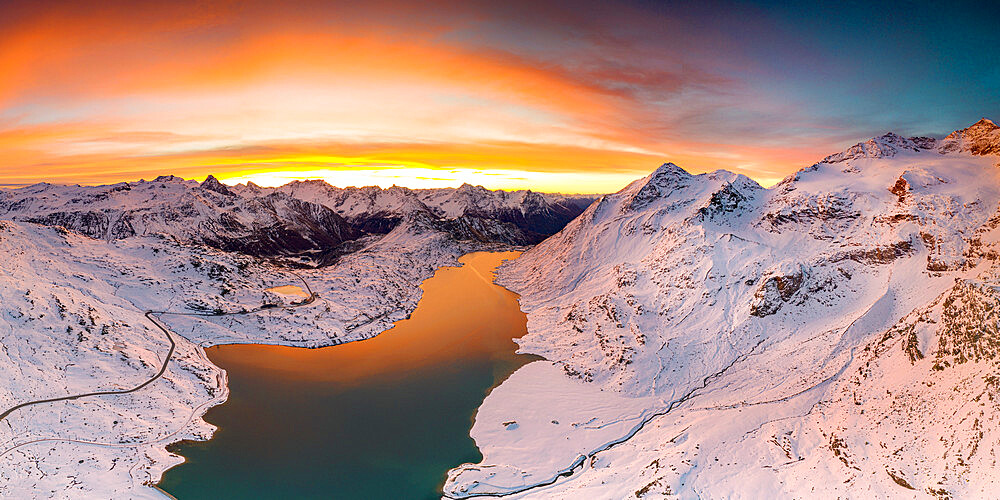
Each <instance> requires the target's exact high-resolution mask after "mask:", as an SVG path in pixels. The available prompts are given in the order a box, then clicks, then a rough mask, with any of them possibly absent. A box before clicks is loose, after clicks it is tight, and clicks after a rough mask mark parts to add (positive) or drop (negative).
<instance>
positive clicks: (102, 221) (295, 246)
mask: <svg viewBox="0 0 1000 500" xmlns="http://www.w3.org/2000/svg"><path fill="white" fill-rule="evenodd" d="M593 199H594V197H592V196H564V195H553V194H542V193H535V192H532V191H514V192H508V191H491V190H488V189H486V188H483V187H481V186H470V185H468V184H466V185H463V186H461V187H459V188H455V189H424V190H412V189H407V188H402V187H392V188H389V189H381V188H378V187H363V188H353V187H352V188H336V187H333V186H330V185H329V184H327V183H326V182H324V181H304V182H292V183H290V184H286V185H284V186H281V187H279V188H262V187H259V186H256V185H254V184H253V183H248V184H242V185H238V186H232V187H230V186H226V185H224V184H222V183H220V182H219V181H218V180H217V179H216V178H215V177H213V176H209V177H208V178H207V179H206V180H205V181H204V182H202V183H200V184H199V183H197V182H195V181H187V180H183V179H181V178H178V177H174V176H161V177H157V178H156V179H154V180H152V181H139V182H133V183H127V182H122V183H118V184H113V185H104V186H76V185H74V186H66V185H55V184H47V183H42V184H35V185H32V186H27V187H24V188H19V189H12V190H0V218H9V219H13V220H24V221H28V222H34V223H38V224H44V225H49V226H61V227H65V228H67V229H70V230H72V231H76V232H79V233H81V234H84V235H87V236H90V237H93V238H100V239H105V240H109V241H110V240H116V239H121V238H129V237H132V236H137V235H138V236H142V235H152V234H162V235H166V236H169V237H172V238H175V239H176V240H178V241H182V242H187V243H197V244H204V245H207V246H210V247H214V248H218V249H220V250H225V251H236V252H241V253H246V254H249V255H254V256H258V257H282V258H286V259H294V260H297V261H299V262H303V263H311V264H315V265H326V264H330V263H331V262H333V261H335V260H336V258H337V257H339V256H340V255H343V254H346V253H350V252H352V251H355V250H357V249H358V248H361V247H362V246H364V244H366V242H368V240H370V239H371V237H373V236H375V237H377V236H380V235H383V234H387V233H389V232H390V231H392V230H393V229H395V228H396V227H397V226H399V225H400V224H403V225H408V226H415V227H420V228H424V230H436V231H442V232H445V233H447V234H449V235H450V236H451V237H452V238H454V239H456V240H461V241H477V242H480V243H501V244H508V245H530V244H534V243H538V242H539V241H541V240H543V239H545V238H546V237H547V236H549V235H551V234H554V233H555V232H557V231H559V230H560V229H561V228H562V227H563V226H565V225H566V223H568V222H569V221H570V220H572V219H573V218H575V217H576V216H577V215H579V214H580V212H582V211H583V209H584V208H586V206H587V205H589V204H590V202H591V201H593ZM366 238H367V239H366Z"/></svg>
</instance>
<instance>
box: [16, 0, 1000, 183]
mask: <svg viewBox="0 0 1000 500" xmlns="http://www.w3.org/2000/svg"><path fill="white" fill-rule="evenodd" d="M4 14H5V15H4V16H0V74H3V75H4V77H3V78H2V79H0V184H4V185H18V184H28V183H33V182H38V181H49V182H70V183H102V182H117V181H121V180H133V179H138V178H140V177H151V176H156V175H160V174H166V173H172V174H175V175H180V176H183V177H189V178H204V177H205V176H206V175H208V174H210V173H212V174H215V175H217V176H218V177H219V178H221V179H224V180H226V181H227V182H237V181H239V180H253V181H254V182H257V183H259V184H274V183H276V182H281V181H282V180H283V179H296V178H303V177H304V176H307V177H321V178H325V179H327V180H329V181H330V182H332V183H334V184H339V185H344V184H378V185H386V184H389V185H391V184H393V183H395V184H401V185H407V186H413V187H419V186H438V185H456V183H458V184H460V183H462V182H469V183H474V184H483V185H486V186H489V187H497V188H532V189H537V190H546V191H569V192H594V191H609V190H612V189H617V188H619V187H621V186H622V185H624V184H625V183H626V182H627V181H628V180H630V179H632V178H634V177H637V176H639V175H642V174H644V173H645V172H648V171H650V170H652V169H653V168H655V167H656V166H657V165H658V164H660V163H662V162H664V161H673V162H675V163H677V164H680V165H682V166H684V167H685V168H687V169H689V170H692V171H695V172H700V171H707V170H713V169H717V168H726V169H729V170H734V171H737V172H741V173H745V174H748V175H750V176H752V177H754V178H756V179H758V180H759V181H761V182H763V183H765V184H770V183H773V182H775V181H777V180H778V179H780V178H781V177H782V176H784V175H786V174H787V173H789V172H791V171H794V170H795V169H797V168H800V167H802V166H804V165H807V164H809V163H810V162H812V161H815V160H816V159H818V158H820V157H822V156H823V155H825V154H827V153H829V152H832V151H834V150H836V149H839V148H840V147H842V146H843V145H846V144H849V143H851V142H852V141H856V140H858V139H861V138H864V137H866V136H869V135H872V134H874V133H875V132H880V131H882V130H884V129H885V128H894V129H896V130H898V131H899V132H902V133H906V132H914V133H935V132H945V131H947V130H948V128H949V127H951V128H954V126H958V125H962V124H965V123H969V122H971V121H974V119H976V118H978V117H979V116H980V115H983V114H989V113H990V112H992V111H993V109H995V107H996V106H997V98H996V96H995V94H996V93H995V92H994V93H992V94H991V93H989V92H986V91H980V90H979V88H980V87H982V88H983V89H988V88H990V87H989V86H990V84H991V80H990V78H992V79H993V80H995V79H996V78H997V77H996V74H995V73H993V74H990V73H985V74H980V73H975V71H977V70H975V69H974V67H971V66H970V67H969V68H966V67H964V66H963V67H959V66H956V67H955V70H954V72H955V73H956V74H955V75H950V74H947V69H948V67H946V66H945V67H944V69H945V73H946V74H945V76H946V77H949V76H950V77H951V78H959V77H961V78H964V81H965V82H966V86H967V87H970V89H969V91H970V92H972V93H973V94H976V93H977V92H979V93H980V94H981V95H982V96H983V97H982V98H981V99H979V100H977V101H974V102H965V101H956V102H954V103H952V105H951V107H950V108H949V109H950V110H951V115H952V116H950V117H941V116H939V115H940V113H938V114H936V115H935V116H937V117H938V121H927V119H926V116H927V115H928V114H929V111H928V108H927V107H926V106H924V107H922V108H921V107H919V106H917V107H906V108H903V107H899V108H898V109H907V110H911V113H910V115H909V116H904V117H902V118H900V117H899V116H898V115H899V113H898V112H895V113H892V114H889V113H886V114H872V112H871V109H870V107H869V103H868V102H867V101H866V99H867V96H874V95H876V94H879V95H881V91H879V92H875V91H873V90H872V88H871V87H870V83H871V82H864V83H861V82H858V81H856V80H855V79H854V78H853V77H848V76H845V77H844V78H843V79H842V83H841V84H840V86H839V87H835V88H833V89H832V90H831V89H830V86H831V80H830V79H829V78H823V76H824V75H823V74H822V73H824V72H825V71H826V68H828V67H836V65H837V64H838V63H839V61H838V60H837V59H836V57H839V56H836V55H835V54H839V52H836V51H832V50H829V49H828V48H826V47H825V46H824V44H823V40H821V39H807V38H802V37H801V36H800V33H798V32H797V31H796V30H795V29H789V28H788V26H795V23H793V22H790V21H788V20H784V19H780V16H778V15H777V14H776V13H774V12H771V11H769V10H768V9H766V8H765V7H762V6H758V7H755V6H747V5H742V6H736V5H729V4H711V5H705V6H701V7H697V8H694V7H691V8H685V9H681V8H674V9H665V8H660V7H657V6H649V5H646V4H643V3H635V4H633V3H627V2H626V3H619V4H593V5H581V4H579V3H567V4H563V3H561V2H542V3H539V2H531V3H518V2H514V3H504V4H503V5H500V4H495V3H491V2H482V3H480V2H468V3H463V4H461V5H458V6H456V5H454V4H451V3H441V4H436V3H424V4H420V5H414V4H411V3H403V2H394V1H389V2H376V3H370V2H366V3H365V4H364V5H360V4H353V3H338V2H333V3H331V2H315V3H311V2H299V3H297V4H295V5H280V6H279V5H277V4H274V3H271V2H243V3H239V4H231V3H225V2H219V3H214V4H213V3H205V2H198V3H170V4H161V3H154V2H148V3H147V2H138V3H137V2H122V3H114V2H112V3H110V4H109V3H100V4H93V5H88V4H84V3H73V2H64V3H62V4H58V5H53V4H49V5H47V6H44V7H43V6H39V5H37V4H36V3H31V2H24V3H18V2H13V3H8V4H5V6H4ZM828 14H836V13H828ZM782 15H784V14H782ZM802 15H803V16H808V15H812V13H808V12H803V13H802ZM862 28H863V26H862ZM962 28H964V29H966V31H968V32H970V33H973V34H976V35H977V36H979V35H981V33H980V31H978V25H969V26H962ZM816 33H818V34H819V32H818V31H817V32H816ZM983 33H987V34H986V35H982V36H984V37H987V38H988V37H989V36H994V37H995V34H994V35H989V34H988V33H995V30H994V31H984V32H983ZM817 36H818V35H817ZM791 40H794V41H795V43H796V45H791V44H790V43H789V42H790V41H791ZM877 42H878V40H874V43H877ZM985 46H987V47H988V46H990V45H985ZM996 46H997V44H993V45H992V47H994V49H993V50H995V47H996ZM918 48H919V47H918ZM848 49H850V47H849V46H848V47H847V49H844V48H843V47H840V48H839V49H838V50H840V51H841V52H843V50H848ZM859 50H860V49H859ZM848 52H849V50H848ZM987 52H989V51H988V50H987ZM928 54H929V55H928ZM848 55H850V54H849V53H848ZM935 55H940V54H936V53H935V52H933V50H931V51H929V52H925V53H924V54H923V56H922V57H923V58H924V59H926V58H928V57H930V58H933V57H934V56H935ZM989 57H995V54H994V53H988V54H987V58H989ZM924 59H922V60H924ZM888 67H890V68H894V67H895V66H893V65H892V64H889V65H888ZM993 67H995V65H994V66H993ZM941 68H942V67H941V66H938V67H937V68H936V69H938V70H940V69H941ZM970 68H973V69H970ZM817 72H819V73H817ZM970 72H971V73H970ZM960 75H964V76H960ZM879 76H880V74H875V73H873V74H872V80H871V81H874V82H879V81H881V80H879ZM882 76H884V75H882ZM993 83H995V82H993ZM993 88H994V89H995V88H996V86H994V87H993ZM933 90H934V89H920V91H921V92H925V93H926V92H931V91H933ZM821 93H822V96H819V94H821ZM897 94H900V93H899V92H897ZM900 95H901V96H902V97H899V99H904V100H912V99H913V96H909V95H906V93H905V92H903V93H902V94H900ZM833 101H836V102H839V103H841V104H842V106H840V107H835V106H831V104H834V102H833ZM991 107H992V109H991ZM834 110H835V111H834ZM946 114H947V113H946ZM946 118H950V119H946ZM918 120H923V121H918ZM914 123H916V124H914ZM845 124H851V125H850V126H848V125H845Z"/></svg>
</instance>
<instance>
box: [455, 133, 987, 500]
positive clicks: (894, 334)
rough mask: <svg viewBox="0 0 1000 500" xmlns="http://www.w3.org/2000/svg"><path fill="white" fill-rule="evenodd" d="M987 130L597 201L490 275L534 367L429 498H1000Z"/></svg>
mask: <svg viewBox="0 0 1000 500" xmlns="http://www.w3.org/2000/svg"><path fill="white" fill-rule="evenodd" d="M995 130H996V126H995V125H993V124H992V122H989V121H987V120H984V121H981V122H979V123H977V124H975V125H973V126H972V127H969V128H967V129H964V130H961V131H957V132H955V133H954V134H951V135H949V136H948V137H947V138H946V139H944V140H943V141H940V143H938V142H937V141H934V140H931V139H926V138H908V139H907V138H903V137H900V136H898V135H895V134H886V135H884V136H881V137H877V138H873V139H871V140H869V141H865V142H862V143H860V144H858V145H855V146H853V147H851V148H848V149H847V150H846V151H844V152H841V153H838V154H835V155H831V156H828V157H827V158H826V159H824V160H823V161H821V162H819V163H817V164H815V165H813V166H810V167H808V168H805V169H803V170H801V171H799V172H796V173H795V174H793V175H791V176H789V177H788V178H787V179H785V180H784V181H783V182H781V183H779V184H778V185H776V186H774V187H773V188H770V189H764V188H761V187H760V186H758V185H757V184H756V183H754V182H753V181H751V180H749V179H746V178H743V177H741V176H738V175H736V174H732V173H729V172H725V171H718V172H712V173H706V174H699V175H691V174H689V173H687V172H685V171H684V170H682V169H680V168H678V167H677V166H675V165H672V164H666V165H664V166H662V167H660V168H659V169H657V170H656V171H655V172H654V173H652V174H651V175H650V176H648V177H646V178H644V179H641V180H639V181H636V182H635V183H633V184H632V185H630V186H628V187H626V188H625V189H624V190H622V191H620V192H618V193H615V194H611V195H607V196H605V197H603V198H602V199H601V200H600V201H599V202H597V203H595V204H594V205H592V206H591V207H590V208H588V209H587V210H586V211H585V212H584V213H583V214H582V215H581V216H580V217H579V218H577V219H576V220H574V221H573V222H571V223H570V224H569V225H567V227H566V228H565V229H564V230H563V231H562V232H560V233H559V234H557V235H555V236H553V237H551V238H549V239H548V240H546V241H545V242H543V243H541V244H540V245H538V246H536V247H535V248H533V249H531V250H530V251H528V252H526V253H525V254H524V255H523V256H522V257H521V258H520V259H518V260H516V261H514V262H512V263H510V264H509V265H508V266H506V267H505V268H502V270H501V273H500V276H501V282H502V283H503V284H505V286H507V287H509V288H511V289H512V290H513V291H515V292H517V293H519V294H521V300H522V308H523V309H524V310H525V311H526V312H527V313H528V331H529V334H528V335H527V336H525V337H524V338H523V339H521V340H520V345H521V348H522V350H523V351H525V352H529V353H534V354H539V355H542V356H544V357H546V358H547V359H548V360H550V361H548V362H539V363H534V364H531V365H528V366H526V367H524V368H522V369H521V371H519V372H518V373H515V374H514V375H513V376H512V377H511V378H510V379H509V380H508V381H507V382H505V383H504V384H503V385H501V386H500V387H499V388H497V389H495V390H494V391H493V392H492V393H491V395H490V396H489V397H488V398H487V400H486V402H485V403H484V405H483V408H482V409H481V410H480V412H479V414H478V416H477V420H476V424H475V426H474V428H473V431H472V435H473V437H474V438H475V439H476V441H477V444H478V445H479V447H480V448H481V449H482V450H483V455H484V463H483V464H478V465H472V464H469V465H465V466H462V467H459V468H457V469H455V470H453V471H452V473H451V475H450V477H449V480H448V482H447V483H446V487H445V491H446V493H447V494H448V495H450V496H453V497H465V496H470V495H475V494H483V493H490V494H505V493H511V492H517V491H522V490H524V491H525V492H526V494H527V496H529V497H530V496H532V493H537V495H538V496H540V497H541V496H554V497H567V498H570V497H589V498H600V497H605V496H615V497H621V496H622V492H633V493H634V496H635V497H639V498H646V497H649V498H660V497H663V496H666V495H680V496H681V497H706V496H707V497H713V498H726V497H733V496H740V495H746V494H747V492H749V491H753V492H755V494H757V495H760V496H765V497H796V496H803V495H805V496H813V497H821V498H827V497H844V496H848V497H858V498H862V497H865V498H868V497H897V496H910V495H915V494H916V493H915V492H917V491H919V492H922V493H923V494H929V495H934V496H938V497H949V496H954V497H984V496H995V494H997V493H998V492H1000V490H998V487H997V485H996V483H995V481H993V479H992V474H993V472H992V470H993V455H995V454H996V453H997V452H998V451H1000V434H997V433H995V432H994V431H992V430H991V429H993V428H995V425H993V424H992V423H993V422H996V421H997V419H1000V407H997V405H996V404H994V402H993V399H994V396H993V393H994V392H996V391H995V389H996V388H995V387H994V386H995V385H996V380H995V379H996V377H995V372H996V360H995V356H996V349H997V347H996V343H997V339H996V338H994V337H996V331H997V328H998V323H997V322H998V319H997V317H996V314H995V311H997V310H1000V295H998V293H997V290H1000V281H998V276H1000V262H998V255H1000V231H998V229H997V226H998V225H1000V224H998V221H1000V170H998V169H997V168H996V166H995V164H996V163H997V160H998V158H997V157H996V156H993V155H994V154H995V153H994V152H993V151H994V150H993V149H991V144H993V140H994V134H995V133H996V131H995ZM553 387H559V388H561V389H560V394H555V393H553V392H552V390H551V389H550V388H553ZM509 421H516V422H518V428H517V429H516V430H507V429H506V428H504V427H503V426H502V423H503V422H509ZM581 457H583V458H581ZM561 474H565V476H561ZM566 476H568V478H567V477H566ZM560 477H562V478H561V479H560ZM550 482H554V484H553V485H552V486H547V487H545V488H538V489H532V488H531V487H532V485H541V484H548V483H550ZM630 496H633V495H632V494H630Z"/></svg>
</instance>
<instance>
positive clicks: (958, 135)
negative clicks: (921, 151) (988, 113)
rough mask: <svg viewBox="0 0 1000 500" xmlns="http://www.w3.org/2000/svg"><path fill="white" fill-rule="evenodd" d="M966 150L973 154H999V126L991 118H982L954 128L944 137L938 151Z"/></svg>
mask: <svg viewBox="0 0 1000 500" xmlns="http://www.w3.org/2000/svg"><path fill="white" fill-rule="evenodd" d="M953 151H959V152H968V153H972V154H974V155H979V156H983V155H1000V126H997V124H996V123H993V120H990V119H988V118H982V119H980V120H979V121H978V122H976V123H973V124H972V125H970V126H968V127H966V128H963V129H962V130H956V131H954V132H952V133H950V134H948V137H945V138H944V140H943V141H942V144H941V148H940V149H939V152H940V153H942V154H944V153H950V152H953Z"/></svg>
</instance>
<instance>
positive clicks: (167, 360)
mask: <svg viewBox="0 0 1000 500" xmlns="http://www.w3.org/2000/svg"><path fill="white" fill-rule="evenodd" d="M292 274H293V275H294V276H295V277H296V278H298V279H299V281H301V282H302V284H303V285H304V286H305V288H306V293H308V294H309V297H308V298H306V299H303V300H302V301H300V302H295V303H292V304H288V305H282V306H269V305H261V306H258V307H256V308H254V309H249V310H244V311H234V312H223V313H193V312H176V311H146V312H145V316H146V319H148V320H149V321H150V322H151V323H153V325H155V326H156V328H158V329H159V330H160V331H162V332H163V334H164V335H166V336H167V341H168V342H169V343H170V349H169V350H168V351H167V355H166V356H165V357H164V358H163V365H162V366H160V370H159V371H158V372H156V374H155V375H153V376H152V377H150V378H149V379H147V380H146V381H145V382H143V383H141V384H139V385H137V386H135V387H133V388H131V389H124V390H119V391H95V392H88V393H84V394H73V395H70V396H62V397H58V398H48V399H39V400H35V401H27V402H24V403H21V404H19V405H16V406H14V407H12V408H9V409H7V410H6V411H4V412H3V413H0V422H2V421H3V419H5V418H7V416H9V415H10V414H11V413H14V412H15V411H17V410H20V409H21V408H25V407H28V406H35V405H40V404H46V403H55V402H57V401H70V400H74V399H80V398H88V397H92V396H112V395H118V394H129V393H132V392H136V391H139V390H141V389H143V388H145V387H146V386H148V385H149V384H152V383H153V382H155V381H156V380H157V379H159V378H160V377H162V376H163V374H164V373H166V371H167V365H168V364H169V363H170V358H171V357H172V356H173V354H174V350H175V349H176V348H177V343H176V342H175V341H174V338H173V336H172V335H171V334H170V330H168V329H167V327H166V326H164V325H163V324H162V323H160V321H159V320H157V319H156V318H154V317H153V315H154V314H157V315H163V314H171V315H176V316H198V317H218V316H232V315H237V314H253V313H257V312H260V311H264V310H269V309H276V308H281V309H293V308H296V307H302V306H305V305H309V304H312V303H313V301H315V300H316V294H315V293H314V292H313V291H312V288H310V287H309V283H308V282H306V280H305V279H304V278H302V277H301V276H299V275H298V274H296V273H292Z"/></svg>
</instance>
